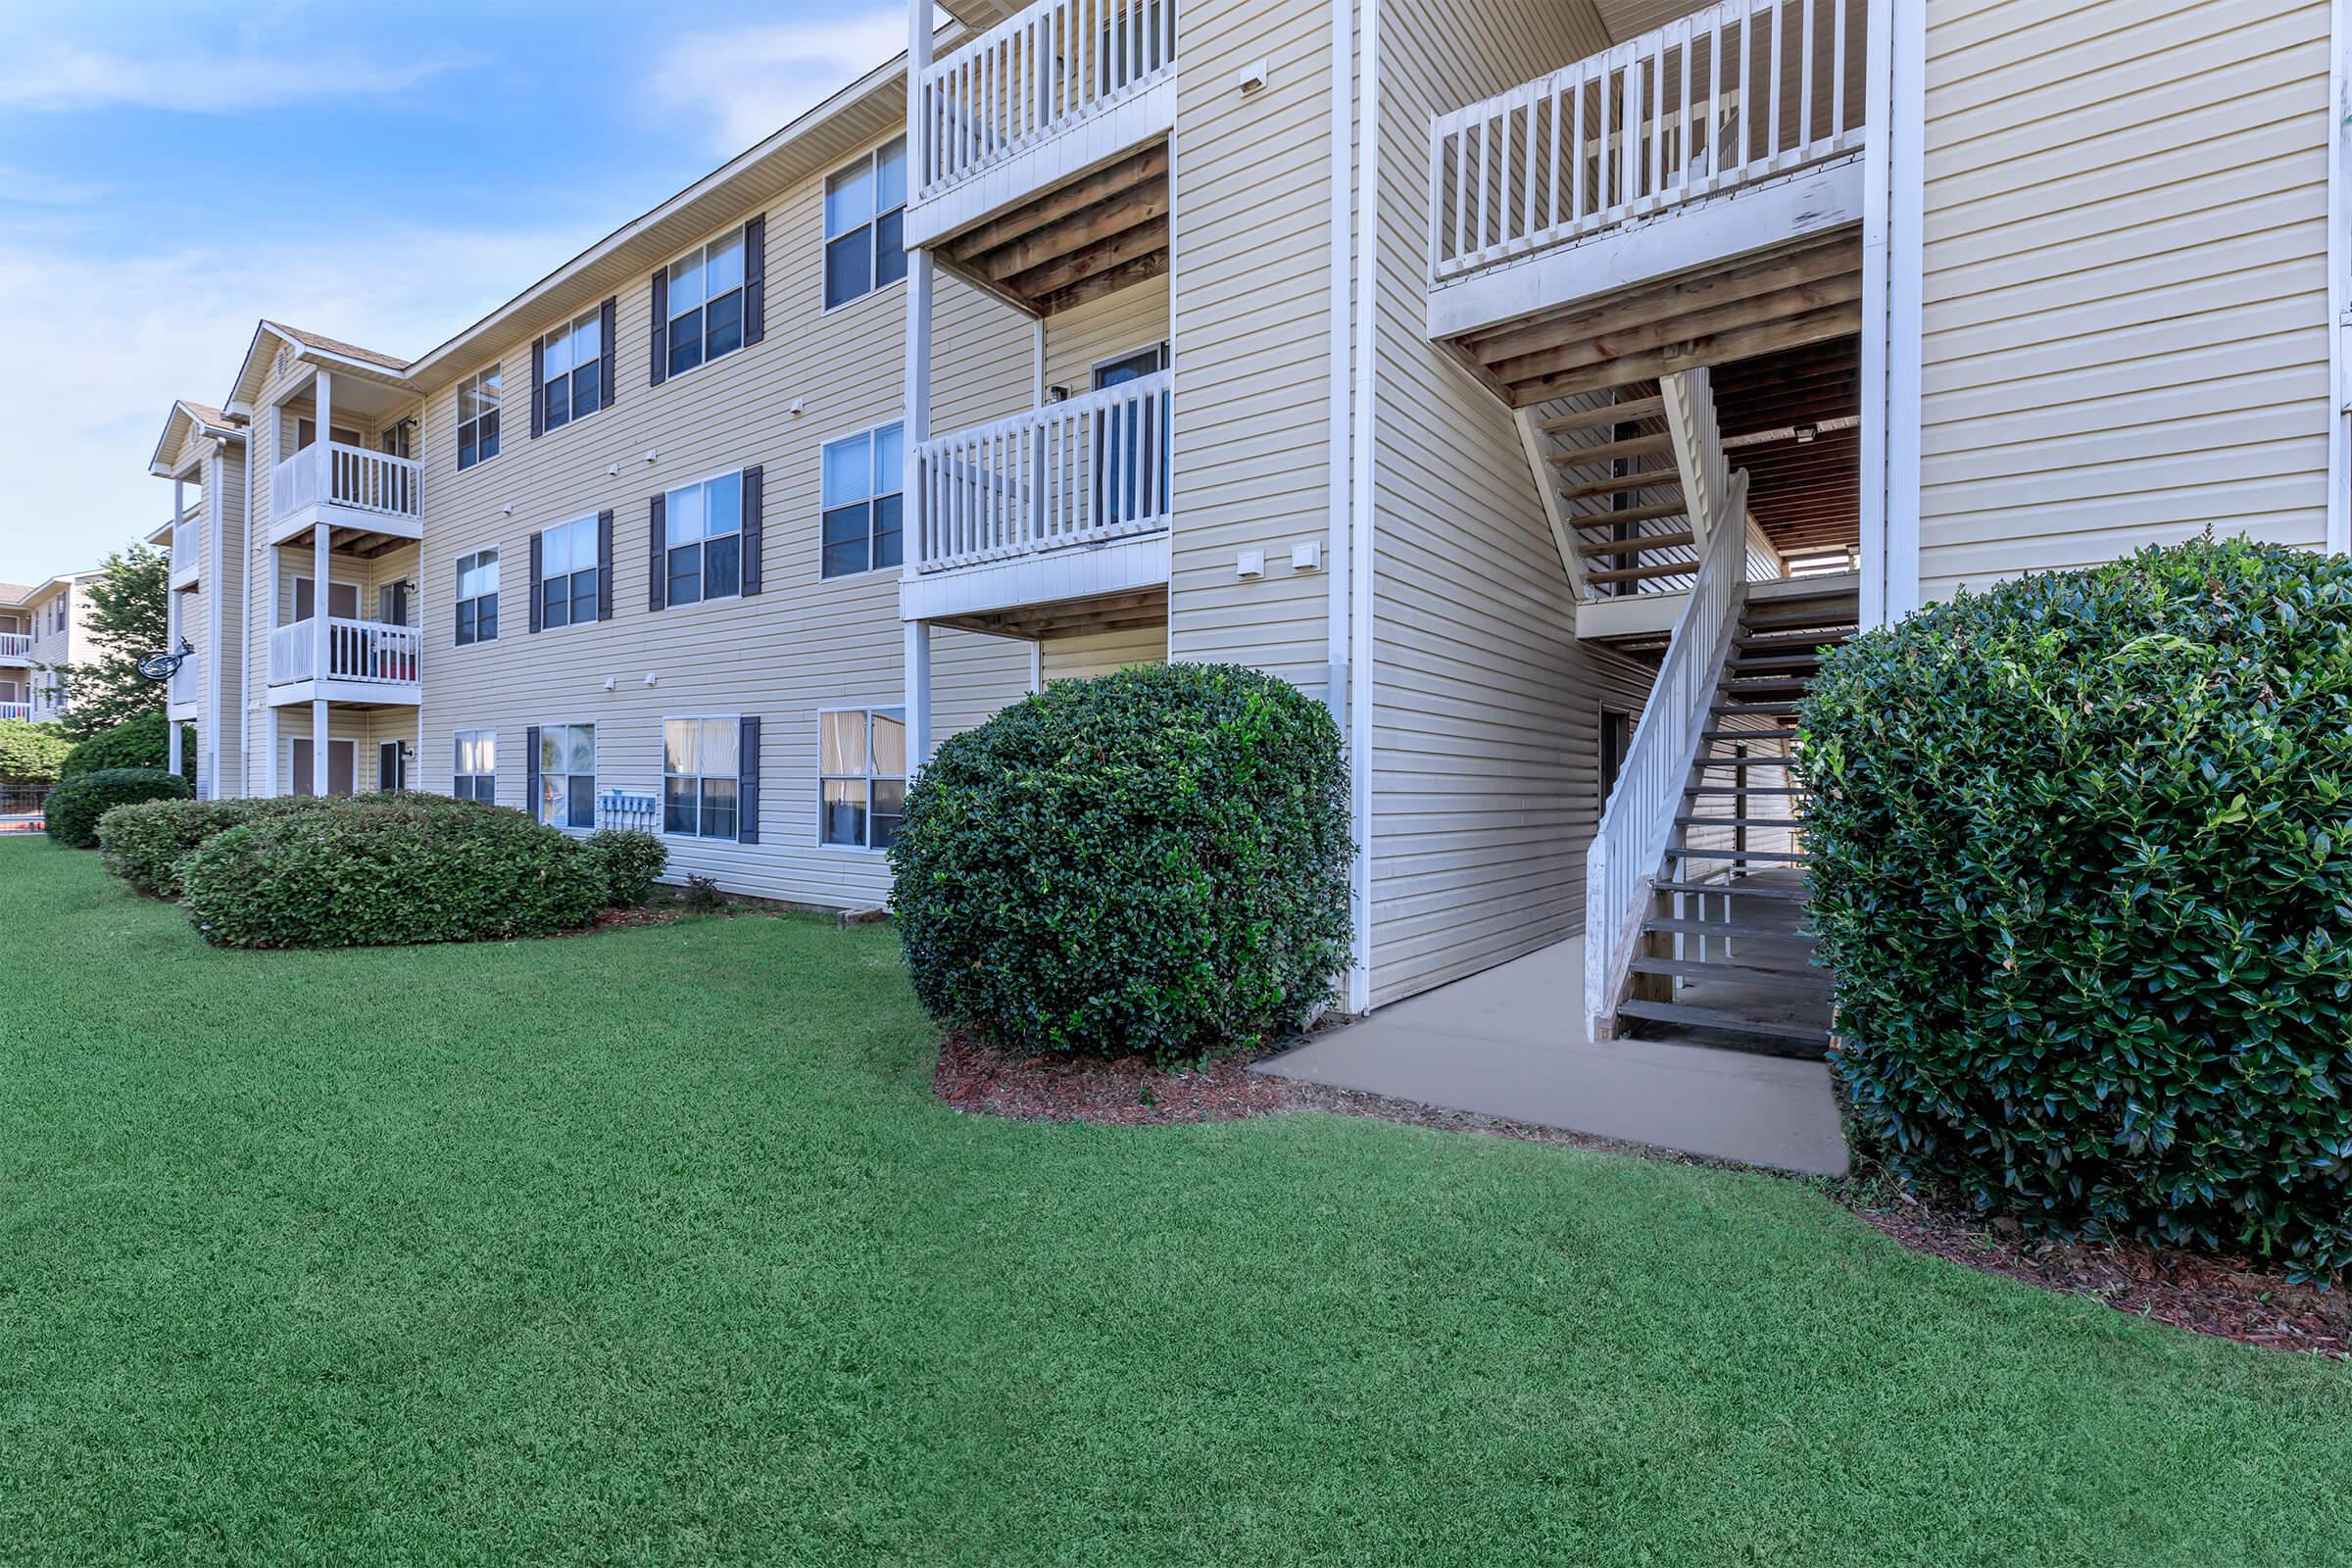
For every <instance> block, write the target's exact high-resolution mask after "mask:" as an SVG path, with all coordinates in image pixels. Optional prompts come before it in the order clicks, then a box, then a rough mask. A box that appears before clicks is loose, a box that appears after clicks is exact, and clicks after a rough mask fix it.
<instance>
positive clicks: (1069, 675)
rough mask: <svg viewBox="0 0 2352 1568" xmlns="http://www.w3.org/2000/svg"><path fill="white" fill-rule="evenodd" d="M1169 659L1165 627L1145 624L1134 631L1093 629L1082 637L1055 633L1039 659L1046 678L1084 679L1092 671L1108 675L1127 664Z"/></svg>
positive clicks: (1090, 674) (1149, 662) (1160, 662)
mask: <svg viewBox="0 0 2352 1568" xmlns="http://www.w3.org/2000/svg"><path fill="white" fill-rule="evenodd" d="M1039 662H1040V663H1041V664H1042V665H1043V667H1044V673H1045V678H1046V679H1047V680H1050V681H1054V680H1084V679H1086V678H1088V677H1089V676H1093V675H1107V674H1110V673H1111V672H1112V671H1113V670H1120V669H1125V668H1126V667H1127V666H1128V665H1130V664H1164V663H1166V662H1168V631H1167V628H1166V627H1165V626H1152V627H1146V628H1143V629H1141V630H1137V631H1105V632H1096V633H1093V634H1092V635H1089V636H1085V637H1056V638H1054V639H1052V640H1051V641H1049V642H1047V643H1046V645H1045V647H1044V649H1043V650H1042V652H1041V654H1040V658H1039Z"/></svg>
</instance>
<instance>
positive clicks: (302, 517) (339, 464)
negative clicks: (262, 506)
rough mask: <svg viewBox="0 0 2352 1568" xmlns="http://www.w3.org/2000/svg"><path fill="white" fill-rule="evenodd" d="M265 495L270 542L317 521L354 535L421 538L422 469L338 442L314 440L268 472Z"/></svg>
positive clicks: (406, 460)
mask: <svg viewBox="0 0 2352 1568" xmlns="http://www.w3.org/2000/svg"><path fill="white" fill-rule="evenodd" d="M322 468H323V469H324V470H325V472H324V474H323V483H322V482H321V478H322V476H321V473H320V470H321V469H322ZM423 517H424V465H423V464H421V463H418V462H417V461H416V460H414V459H411V458H396V457H393V456H391V455H389V454H388V453H383V452H370V451H368V449H367V448H365V447H355V446H347V445H345V444H344V443H342V442H340V441H315V442H313V443H312V444H311V445H309V446H307V447H304V448H303V449H302V450H301V451H299V452H297V453H295V454H294V455H293V456H291V457H289V458H287V459H285V460H284V461H282V462H281V463H279V464H278V466H276V467H275V468H274V469H272V470H271V473H270V543H272V544H285V543H288V542H290V541H291V540H293V539H295V538H296V537H297V536H298V535H300V534H301V532H302V531H303V530H304V529H306V528H309V527H311V526H313V525H314V524H317V523H321V522H324V523H327V524H330V525H331V526H334V527H336V528H340V529H345V530H348V531H350V532H353V533H358V534H365V535H371V536H381V537H386V538H392V539H416V538H418V537H421V535H422V526H421V525H422V520H423Z"/></svg>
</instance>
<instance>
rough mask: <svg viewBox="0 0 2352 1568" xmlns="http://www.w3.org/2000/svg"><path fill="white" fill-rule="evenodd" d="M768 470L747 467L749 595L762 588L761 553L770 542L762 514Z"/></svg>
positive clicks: (745, 521) (745, 527)
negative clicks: (762, 523) (762, 526)
mask: <svg viewBox="0 0 2352 1568" xmlns="http://www.w3.org/2000/svg"><path fill="white" fill-rule="evenodd" d="M765 475H766V470H765V469H763V468H760V467H757V466H755V467H750V468H746V469H744V470H743V593H744V597H746V598H749V597H751V596H752V595H753V594H756V593H758V592H759V591H760V549H761V547H762V546H763V545H764V544H765V543H766V538H765V530H764V529H762V528H761V526H760V515H761V513H762V512H763V510H764V508H765V505H766V500H767V483H766V477H765Z"/></svg>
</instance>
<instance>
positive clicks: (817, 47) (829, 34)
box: [652, 5, 907, 157]
mask: <svg viewBox="0 0 2352 1568" xmlns="http://www.w3.org/2000/svg"><path fill="white" fill-rule="evenodd" d="M906 47H907V12H906V10H905V8H903V7H901V6H896V5H878V6H870V7H868V8H867V9H865V10H862V11H857V12H853V13H851V14H850V15H848V16H845V17H841V18H837V19H835V20H833V21H829V22H825V23H821V24H819V23H800V22H787V23H777V24H774V25H767V26H756V27H731V28H720V29H715V30H712V31H709V32H693V33H687V34H685V35H684V36H682V37H679V38H676V39H673V40H671V42H670V43H669V44H668V45H667V46H666V47H665V48H664V49H663V50H662V54H661V57H660V58H659V59H658V60H657V61H656V62H655V66H654V74H653V80H652V94H653V101H654V103H655V105H656V107H657V108H659V109H660V110H662V112H663V113H665V114H667V115H669V116H671V117H673V118H679V119H689V120H701V121H703V122H705V123H706V124H707V125H708V127H709V139H710V146H711V151H713V152H716V153H719V154H721V155H724V156H728V157H732V156H733V155H734V154H736V153H739V152H742V151H743V150H744V149H745V148H747V147H749V146H751V145H752V144H753V143H755V142H757V141H759V140H760V139H761V138H762V137H764V136H767V135H769V134H771V133H772V132H774V131H776V130H778V129H780V128H781V127H782V126H783V125H784V124H785V123H788V122H790V121H791V120H792V119H793V118H794V117H796V116H798V115H800V114H802V113H804V112H805V111H807V110H809V109H811V108H814V107H815V106H816V105H817V104H819V103H822V102H823V101H824V100H825V99H826V98H827V97H829V96H830V95H832V94H833V93H835V92H837V91H839V90H840V89H841V88H843V87H846V86H848V85H849V84H850V83H851V82H853V81H855V80H857V79H858V77H859V76H862V75H864V74H865V73H867V72H869V71H871V70H873V69H874V68H875V67H876V66H878V65H880V64H882V62H884V61H885V60H888V59H889V58H891V56H893V55H895V54H897V53H899V52H900V51H901V50H903V49H905V48H906Z"/></svg>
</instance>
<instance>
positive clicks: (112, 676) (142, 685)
mask: <svg viewBox="0 0 2352 1568" xmlns="http://www.w3.org/2000/svg"><path fill="white" fill-rule="evenodd" d="M171 592H172V558H171V557H170V556H169V555H167V554H166V553H165V552H163V551H161V550H158V549H156V548H155V547H154V546H153V545H148V544H135V545H132V546H131V547H130V548H129V549H128V550H123V551H119V552H117V553H116V554H114V555H111V556H109V557H107V558H106V560H105V562H104V563H103V564H101V565H100V567H99V574H98V577H97V579H96V580H95V581H94V582H92V583H91V584H90V588H89V594H90V614H89V630H90V641H91V642H92V643H93V644H94V645H95V646H96V647H97V650H98V658H97V659H96V660H95V661H94V662H89V663H81V664H50V665H45V666H43V667H44V668H46V669H47V670H48V671H49V672H50V673H51V674H53V675H55V676H56V677H57V685H58V691H59V693H60V694H61V695H62V696H63V697H64V698H65V699H66V701H67V703H68V704H69V706H68V708H67V709H66V712H65V716H64V718H63V719H62V720H61V721H60V722H61V724H62V726H63V727H64V729H65V732H66V734H67V735H68V736H69V737H70V738H72V739H73V740H77V741H79V740H87V739H89V738H90V737H91V736H92V735H95V734H97V733H98V732H99V731H100V730H103V729H112V728H113V727H114V726H115V725H117V724H120V723H122V722H123V720H125V719H130V718H136V717H138V716H139V715H140V714H142V713H154V714H157V715H159V716H160V715H161V714H162V713H163V711H164V687H163V683H162V682H160V681H152V680H149V679H148V678H147V677H146V676H144V675H142V674H140V673H139V671H138V662H139V661H140V660H142V659H144V658H146V657H147V656H148V655H149V654H157V653H162V652H164V651H165V650H166V649H168V648H170V647H171V646H172V643H171V636H172V611H171Z"/></svg>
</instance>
